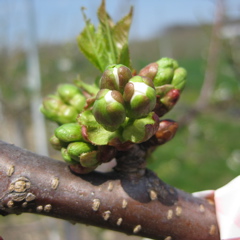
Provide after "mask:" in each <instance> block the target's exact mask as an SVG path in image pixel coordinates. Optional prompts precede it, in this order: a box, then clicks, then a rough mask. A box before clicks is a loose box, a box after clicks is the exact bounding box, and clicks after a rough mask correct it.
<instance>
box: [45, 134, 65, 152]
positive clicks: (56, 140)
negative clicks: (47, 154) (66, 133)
mask: <svg viewBox="0 0 240 240" xmlns="http://www.w3.org/2000/svg"><path fill="white" fill-rule="evenodd" d="M49 141H50V143H51V145H52V147H53V148H54V149H56V150H61V148H62V147H63V146H64V143H63V142H62V141H61V140H60V139H59V138H57V137H56V136H55V135H53V136H52V137H51V138H50V140H49Z"/></svg>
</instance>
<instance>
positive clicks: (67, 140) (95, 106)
mask: <svg viewBox="0 0 240 240" xmlns="http://www.w3.org/2000/svg"><path fill="white" fill-rule="evenodd" d="M185 83H186V70H185V69H183V68H181V67H179V66H178V63H177V62H176V61H175V60H173V59H170V58H162V59H160V60H159V61H157V62H155V63H151V64H149V65H148V66H146V67H145V68H143V69H142V70H141V71H140V72H139V75H133V74H132V72H131V70H130V69H129V68H128V67H126V66H124V65H122V64H112V65H109V66H108V67H107V68H106V69H105V71H104V72H103V74H102V76H101V78H100V81H99V86H96V85H95V86H94V91H88V90H86V89H90V88H91V86H90V85H89V86H88V84H86V83H84V86H83V83H81V86H82V87H81V86H80V88H81V89H83V90H80V89H79V88H78V87H76V86H74V85H71V84H62V85H60V86H59V87H58V89H57V93H56V94H55V95H49V96H48V97H46V98H45V99H44V100H43V104H42V106H41V108H40V110H41V112H42V113H43V114H44V115H45V116H46V117H47V118H49V119H50V120H52V121H55V122H57V123H58V124H59V125H61V126H59V127H58V128H57V129H56V130H55V134H54V136H53V137H52V138H51V139H50V142H51V144H52V146H53V148H55V149H56V150H59V151H61V154H62V157H63V159H64V160H65V161H66V162H67V163H69V164H70V168H71V169H72V171H74V172H77V173H88V172H90V171H93V170H94V169H95V168H96V167H97V166H98V165H99V164H101V163H103V162H108V161H110V160H111V159H113V158H114V157H115V156H116V152H117V150H120V151H123V150H127V149H129V148H130V147H131V146H132V145H133V144H140V143H145V142H146V143H147V144H145V146H148V145H149V144H150V145H154V146H155V145H160V144H163V143H165V142H167V141H168V140H170V139H171V138H172V137H173V136H174V134H175V132H176V129H177V127H176V124H174V123H172V122H169V121H163V120H161V121H160V119H159V118H160V117H161V116H163V115H164V114H165V113H166V112H168V111H169V110H170V109H171V108H172V107H173V106H174V105H175V104H176V102H177V100H178V98H179V96H180V93H181V91H182V90H183V88H184V85H185ZM93 92H94V94H92V93H93ZM86 93H88V94H86ZM148 143H149V144H148Z"/></svg>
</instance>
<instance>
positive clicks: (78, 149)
mask: <svg viewBox="0 0 240 240" xmlns="http://www.w3.org/2000/svg"><path fill="white" fill-rule="evenodd" d="M93 150H95V147H94V146H93V145H92V144H91V143H85V142H72V143H70V144H69V145H68V147H67V152H68V154H69V156H70V157H71V158H72V159H74V160H75V161H77V162H79V161H80V158H81V156H82V154H85V153H88V152H92V151H93ZM91 161H92V160H91Z"/></svg>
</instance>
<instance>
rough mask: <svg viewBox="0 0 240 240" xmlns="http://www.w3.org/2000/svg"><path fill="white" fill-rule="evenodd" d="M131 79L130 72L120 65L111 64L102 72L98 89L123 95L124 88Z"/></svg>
mask: <svg viewBox="0 0 240 240" xmlns="http://www.w3.org/2000/svg"><path fill="white" fill-rule="evenodd" d="M131 77H132V73H131V70H130V69H129V68H128V67H125V66H124V65H122V64H111V65H109V66H108V67H107V68H106V70H105V71H104V72H103V75H102V77H101V79H100V89H105V88H106V89H110V90H117V91H119V92H121V93H123V90H124V87H125V85H126V84H127V82H128V81H129V79H130V78H131Z"/></svg>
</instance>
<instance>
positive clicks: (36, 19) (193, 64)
mask: <svg viewBox="0 0 240 240" xmlns="http://www.w3.org/2000/svg"><path fill="white" fill-rule="evenodd" d="M100 2H101V1H100V0H92V1H87V0H71V1H67V0H51V1H47V0H17V1H16V0H0V122H1V125H0V139H1V140H3V141H6V142H9V143H14V144H16V145H17V146H20V147H23V148H26V149H29V150H31V151H34V152H37V153H40V154H42V155H50V156H51V157H53V158H56V159H59V160H60V159H61V157H60V156H59V153H58V152H56V151H54V150H52V149H51V148H50V146H49V144H48V138H49V137H50V136H51V135H52V133H53V131H54V129H55V127H56V126H55V125H54V124H52V123H50V122H48V121H45V120H44V118H43V116H42V115H41V114H40V112H39V105H40V104H41V100H42V97H43V96H46V95H47V94H50V93H53V92H54V91H55V89H56V86H57V85H58V84H60V83H66V82H69V83H71V82H73V80H74V78H76V76H77V75H79V74H80V75H81V78H82V79H84V81H86V82H93V81H94V80H95V78H96V77H97V76H99V72H98V70H96V69H94V67H93V66H92V65H91V64H90V63H88V62H87V60H86V59H85V58H84V56H83V55H82V53H80V52H79V50H78V47H77V43H76V37H77V35H78V34H79V33H80V32H81V31H82V29H83V27H84V21H83V17H82V14H81V11H80V9H81V7H82V6H84V7H85V8H86V14H87V16H88V17H89V18H90V19H91V21H92V22H93V23H94V24H96V25H97V17H96V11H97V9H98V7H99V5H100ZM106 6H107V11H108V12H109V14H110V16H111V17H112V18H113V20H114V21H117V20H119V19H120V18H122V17H123V16H124V15H126V14H127V13H128V11H129V9H130V6H134V17H133V24H132V27H131V30H130V53H131V57H132V63H133V66H134V68H135V69H136V70H137V71H139V70H140V69H141V68H142V67H144V66H145V65H147V64H149V63H150V62H154V61H156V60H158V59H159V58H161V57H165V56H167V57H173V58H175V59H177V60H178V61H179V63H180V65H181V66H183V67H184V68H186V69H187V71H188V83H187V85H186V88H185V90H184V92H183V94H182V96H181V99H180V100H179V102H178V104H177V105H176V106H175V108H174V109H173V110H172V111H171V112H170V113H168V114H167V115H165V116H164V118H170V119H173V120H175V121H178V122H179V126H180V127H179V130H178V132H177V134H176V136H175V138H174V139H173V140H171V141H170V142H169V143H167V144H166V145H163V146H161V147H159V148H158V149H157V150H156V151H155V152H154V154H153V155H152V156H151V158H150V159H149V167H150V168H152V169H154V171H155V172H157V174H158V175H159V177H160V178H162V179H163V180H164V181H166V182H167V183H169V184H171V185H173V186H175V187H177V188H180V189H183V190H185V191H188V192H193V191H200V190H205V189H216V188H219V187H221V186H223V185H225V184H226V183H228V182H229V181H230V180H232V179H233V178H234V177H235V176H237V175H239V173H240V143H239V135H240V2H239V0H225V1H224V0H202V1H190V0H181V1H173V0H169V1H159V0H148V1H145V0H115V1H110V0H106ZM0 235H1V236H2V237H3V238H4V239H10V240H12V239H24V240H27V239H29V240H30V239H31V240H35V239H37V240H38V239H43V238H44V239H51V240H64V239H69V240H72V239H74V240H75V239H83V240H85V239H88V240H91V239H93V240H95V239H106V240H108V239H109V240H111V239H118V238H119V239H120V238H121V239H133V240H134V239H140V238H137V237H129V236H125V235H123V234H117V233H113V232H111V231H105V230H104V231H103V230H101V229H98V228H94V227H87V228H86V227H85V226H81V225H79V224H77V225H71V224H69V223H66V222H65V221H62V220H55V219H51V218H47V217H41V216H31V215H28V214H23V215H21V216H17V217H16V216H9V217H4V218H3V217H1V218H0Z"/></svg>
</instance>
